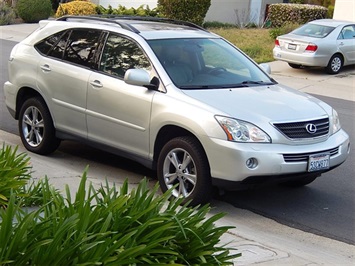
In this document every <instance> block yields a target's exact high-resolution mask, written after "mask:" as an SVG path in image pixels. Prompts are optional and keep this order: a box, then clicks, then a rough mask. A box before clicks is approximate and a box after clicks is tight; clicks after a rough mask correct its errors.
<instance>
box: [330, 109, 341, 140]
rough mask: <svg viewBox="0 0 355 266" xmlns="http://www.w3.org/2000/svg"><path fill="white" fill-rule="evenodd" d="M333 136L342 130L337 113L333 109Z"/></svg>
mask: <svg viewBox="0 0 355 266" xmlns="http://www.w3.org/2000/svg"><path fill="white" fill-rule="evenodd" d="M331 123H332V124H331V126H332V134H334V133H336V132H338V131H339V130H340V129H341V125H340V120H339V116H338V113H337V111H335V109H333V116H332V119H331Z"/></svg>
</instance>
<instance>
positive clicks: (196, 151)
mask: <svg viewBox="0 0 355 266" xmlns="http://www.w3.org/2000/svg"><path fill="white" fill-rule="evenodd" d="M171 151H185V152H187V153H188V154H189V155H190V156H191V158H192V161H193V163H194V165H195V170H196V183H195V186H194V188H193V190H192V192H191V193H190V194H189V195H188V197H186V198H185V199H184V200H183V202H182V203H183V204H185V203H188V202H189V205H191V206H196V205H200V204H205V203H207V202H208V201H209V200H210V198H211V195H212V184H211V177H210V170H209V165H208V161H207V157H206V155H205V152H204V150H203V148H202V147H201V145H200V144H199V142H198V141H197V140H196V139H194V138H193V137H178V138H175V139H172V140H170V141H169V142H167V143H166V144H165V146H164V147H163V149H162V151H161V152H160V155H159V158H158V165H157V167H158V169H157V173H158V179H159V183H160V187H161V190H162V191H163V192H166V191H167V190H168V189H169V188H168V186H167V184H166V182H165V178H164V163H165V160H166V159H167V156H168V155H169V154H170V152H171ZM175 189H176V190H178V188H175ZM172 198H174V196H172Z"/></svg>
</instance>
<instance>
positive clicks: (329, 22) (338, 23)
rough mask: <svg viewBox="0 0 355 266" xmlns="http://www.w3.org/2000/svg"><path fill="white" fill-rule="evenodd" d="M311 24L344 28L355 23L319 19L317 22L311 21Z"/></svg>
mask: <svg viewBox="0 0 355 266" xmlns="http://www.w3.org/2000/svg"><path fill="white" fill-rule="evenodd" d="M309 23H311V24H318V25H323V26H329V27H338V26H344V25H348V24H355V22H350V21H345V20H336V19H317V20H313V21H310V22H309Z"/></svg>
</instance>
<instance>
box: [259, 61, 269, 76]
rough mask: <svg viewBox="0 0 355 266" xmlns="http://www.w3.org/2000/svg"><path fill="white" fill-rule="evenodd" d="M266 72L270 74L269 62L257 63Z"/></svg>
mask: <svg viewBox="0 0 355 266" xmlns="http://www.w3.org/2000/svg"><path fill="white" fill-rule="evenodd" d="M259 66H260V67H261V68H262V69H263V70H264V71H265V72H266V73H268V74H271V67H270V65H269V64H265V63H263V64H260V65H259Z"/></svg>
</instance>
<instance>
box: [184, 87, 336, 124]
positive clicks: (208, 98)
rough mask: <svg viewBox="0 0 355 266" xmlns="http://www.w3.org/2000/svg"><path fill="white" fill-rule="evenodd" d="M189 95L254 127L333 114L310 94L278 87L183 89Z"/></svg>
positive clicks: (327, 106)
mask: <svg viewBox="0 0 355 266" xmlns="http://www.w3.org/2000/svg"><path fill="white" fill-rule="evenodd" d="M184 93H185V94H187V95H188V96H190V97H192V98H194V99H196V100H198V101H199V102H203V103H204V104H206V105H208V106H210V107H213V108H215V109H216V110H214V112H216V111H217V112H220V113H216V114H218V115H225V116H229V117H234V118H237V119H241V120H244V121H248V122H251V123H255V124H260V123H262V122H267V123H269V122H282V121H298V120H309V119H314V118H320V117H324V116H328V115H329V114H331V107H330V106H329V105H327V104H326V103H324V102H322V101H320V100H318V99H316V98H314V97H312V96H311V95H308V94H305V93H302V92H299V91H297V90H294V89H290V88H287V87H284V86H281V85H279V84H277V85H271V86H254V87H243V88H235V89H214V90H184Z"/></svg>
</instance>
